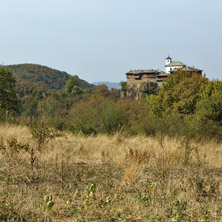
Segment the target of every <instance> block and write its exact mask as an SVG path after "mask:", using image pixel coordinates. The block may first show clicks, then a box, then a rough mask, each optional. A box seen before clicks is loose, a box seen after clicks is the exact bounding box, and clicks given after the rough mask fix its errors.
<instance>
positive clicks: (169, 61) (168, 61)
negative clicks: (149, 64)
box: [166, 55, 172, 65]
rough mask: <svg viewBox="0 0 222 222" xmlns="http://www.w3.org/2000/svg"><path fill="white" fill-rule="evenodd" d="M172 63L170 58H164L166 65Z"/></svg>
mask: <svg viewBox="0 0 222 222" xmlns="http://www.w3.org/2000/svg"><path fill="white" fill-rule="evenodd" d="M171 62H172V58H170V56H169V55H168V57H167V58H166V65H168V64H170V63H171Z"/></svg>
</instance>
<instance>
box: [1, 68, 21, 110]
mask: <svg viewBox="0 0 222 222" xmlns="http://www.w3.org/2000/svg"><path fill="white" fill-rule="evenodd" d="M15 83H16V80H15V78H14V77H13V75H12V73H11V72H10V71H9V70H8V69H7V68H5V67H3V66H1V67H0V109H1V110H2V111H4V112H6V111H12V112H16V111H18V109H19V103H18V98H17V95H16V91H15Z"/></svg>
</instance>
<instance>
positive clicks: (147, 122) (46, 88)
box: [0, 64, 222, 140]
mask: <svg viewBox="0 0 222 222" xmlns="http://www.w3.org/2000/svg"><path fill="white" fill-rule="evenodd" d="M14 78H15V79H14ZM16 80H17V81H16ZM0 84H1V86H0V101H1V112H2V115H1V119H2V121H4V120H5V119H7V120H9V119H12V120H13V121H17V122H23V123H24V122H26V121H28V122H29V121H34V122H42V121H44V123H45V124H47V125H49V126H51V127H53V128H55V129H57V130H67V131H71V132H73V133H82V134H87V135H90V134H100V133H102V134H113V133H115V132H121V133H122V134H124V135H126V136H130V135H137V134H144V135H156V134H157V133H162V134H164V135H169V136H172V137H175V136H176V137H177V136H179V137H183V136H186V137H188V138H190V139H195V140H199V139H208V138H215V139H220V138H221V132H222V131H221V123H222V94H221V91H222V82H221V81H218V80H216V81H210V80H208V79H207V78H206V77H205V76H201V75H199V74H195V73H193V74H190V73H187V72H184V71H180V70H179V71H177V72H175V73H174V74H173V75H171V76H170V77H168V78H167V80H166V81H165V83H164V84H163V87H162V88H161V89H156V90H153V94H151V95H150V93H147V94H146V92H144V94H143V97H142V98H141V99H140V100H139V101H135V100H134V99H132V98H121V96H120V95H121V91H124V90H127V86H126V84H125V83H122V89H121V90H117V89H111V90H108V88H107V87H106V86H105V85H99V86H97V87H96V86H94V85H91V84H89V83H87V82H85V81H84V80H81V79H79V77H78V76H71V75H68V74H67V73H65V72H60V71H57V70H53V69H50V68H47V67H43V66H39V65H28V64H25V65H15V66H7V67H1V79H0ZM15 95H16V96H15ZM16 98H17V99H16ZM3 114H4V115H3Z"/></svg>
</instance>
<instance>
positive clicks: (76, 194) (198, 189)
mask: <svg viewBox="0 0 222 222" xmlns="http://www.w3.org/2000/svg"><path fill="white" fill-rule="evenodd" d="M36 147H37V145H36V144H35V141H34V140H33V139H32V135H31V133H30V131H29V129H28V128H26V127H20V126H11V125H4V126H0V221H74V222H84V221H147V222H148V221H205V222H206V221H222V196H221V193H222V169H221V165H222V144H217V143H214V142H210V143H208V144H191V143H188V142H186V141H176V140H172V139H169V138H166V137H162V136H161V135H159V136H157V137H156V138H147V137H142V136H137V137H131V138H124V137H122V136H121V135H119V134H116V135H114V136H110V137H108V136H102V135H100V136H95V137H93V136H89V137H83V136H74V135H71V134H66V135H63V136H62V137H59V138H56V139H54V140H50V142H48V143H47V144H45V145H44V146H43V147H42V149H41V150H37V149H36Z"/></svg>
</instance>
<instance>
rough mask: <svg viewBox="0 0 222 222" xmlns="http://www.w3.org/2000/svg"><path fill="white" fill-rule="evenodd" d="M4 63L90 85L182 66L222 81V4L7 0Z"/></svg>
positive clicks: (0, 44)
mask: <svg viewBox="0 0 222 222" xmlns="http://www.w3.org/2000/svg"><path fill="white" fill-rule="evenodd" d="M0 5H1V13H0V27H1V35H0V40H1V41H0V63H1V64H5V65H8V64H21V63H35V64H41V65H46V66H48V67H51V68H55V69H59V70H61V71H66V72H68V73H69V74H72V75H78V76H79V77H80V78H81V79H84V80H86V81H89V82H96V81H111V82H119V81H121V80H125V73H126V72H128V71H129V70H130V69H158V68H159V69H161V70H163V71H164V70H165V67H164V65H165V58H166V57H167V56H168V54H169V55H170V56H171V57H172V58H173V60H175V61H181V62H183V63H185V64H186V65H189V66H195V67H197V68H200V69H203V70H204V73H206V76H207V77H208V78H210V79H222V67H221V66H222V61H220V59H221V60H222V1H221V0H211V1H206V0H0Z"/></svg>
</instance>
